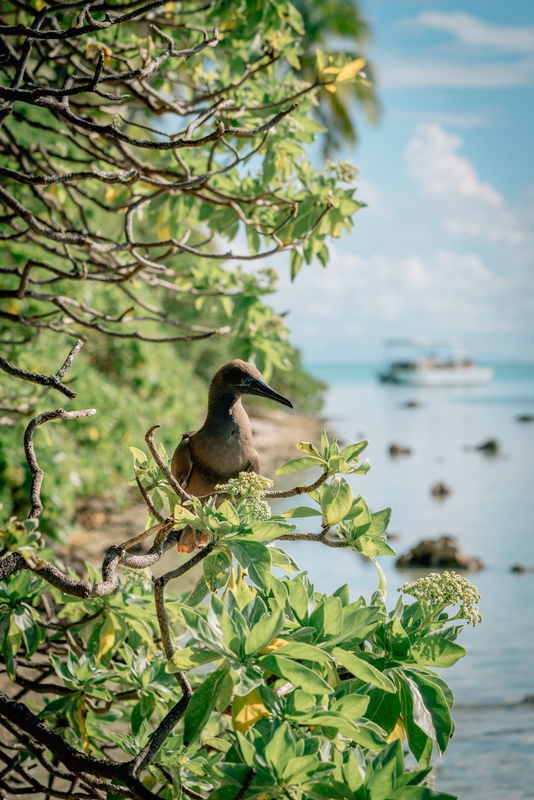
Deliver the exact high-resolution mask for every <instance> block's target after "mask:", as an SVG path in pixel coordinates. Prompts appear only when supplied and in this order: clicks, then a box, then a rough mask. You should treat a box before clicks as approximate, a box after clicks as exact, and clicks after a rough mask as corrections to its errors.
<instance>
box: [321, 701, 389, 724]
mask: <svg viewBox="0 0 534 800" xmlns="http://www.w3.org/2000/svg"><path fill="white" fill-rule="evenodd" d="M368 706H369V695H367V694H346V695H344V697H340V698H339V700H335V701H334V702H333V703H331V704H330V710H331V711H341V712H343V714H345V716H347V717H349V719H352V720H355V719H359V718H360V717H363V715H364V714H365V712H366V711H367V707H368ZM375 721H376V720H375ZM378 724H379V725H380V723H378ZM381 727H382V726H381Z"/></svg>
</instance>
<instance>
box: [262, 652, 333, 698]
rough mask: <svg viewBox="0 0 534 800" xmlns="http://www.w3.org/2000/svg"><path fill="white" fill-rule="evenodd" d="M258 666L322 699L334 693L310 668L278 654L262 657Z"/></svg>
mask: <svg viewBox="0 0 534 800" xmlns="http://www.w3.org/2000/svg"><path fill="white" fill-rule="evenodd" d="M258 664H259V665H260V666H261V667H262V668H264V669H268V670H269V671H270V672H274V674H275V675H278V676H279V677H280V678H284V679H285V680H286V681H289V682H290V683H292V684H293V686H295V688H298V689H303V690H304V691H305V692H310V694H314V695H319V696H320V697H322V696H323V695H325V694H330V693H331V692H332V687H331V686H329V684H328V683H327V682H326V681H325V680H323V678H321V677H320V676H319V675H318V674H317V673H316V672H314V671H313V670H311V669H309V667H305V666H304V664H299V663H298V662H296V661H292V660H291V659H290V658H284V657H283V656H281V655H278V654H277V653H270V654H269V655H267V656H262V658H261V659H259V661H258Z"/></svg>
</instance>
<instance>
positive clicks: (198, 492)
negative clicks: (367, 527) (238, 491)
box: [171, 359, 293, 552]
mask: <svg viewBox="0 0 534 800" xmlns="http://www.w3.org/2000/svg"><path fill="white" fill-rule="evenodd" d="M244 394H253V395H259V396H260V397H266V398H269V399H271V400H275V401H277V402H279V403H282V404H283V405H287V406H289V407H290V408H292V407H293V406H292V405H291V403H290V402H289V400H286V398H285V397H282V395H279V394H278V393H277V392H275V391H274V390H273V389H271V387H270V386H268V385H267V384H266V383H265V381H264V380H263V378H262V375H261V373H260V372H259V370H258V369H256V367H255V366H254V365H253V364H249V363H248V362H246V361H241V360H240V359H236V360H234V361H230V363H229V364H225V366H224V367H221V369H220V370H219V371H218V372H217V373H216V375H215V376H214V378H213V380H212V382H211V385H210V389H209V395H208V413H207V416H206V420H205V422H204V425H203V426H202V427H201V428H200V429H199V430H198V431H189V432H188V433H185V434H184V435H183V436H182V441H181V442H180V444H179V445H178V447H177V448H176V450H175V452H174V455H173V458H172V464H171V472H172V474H173V475H174V477H175V478H176V480H177V481H178V482H179V483H180V485H181V486H183V488H184V489H185V490H186V491H187V492H189V494H192V495H194V496H195V497H202V496H203V495H206V494H211V493H212V492H213V491H214V490H215V486H216V485H217V484H220V483H226V482H227V481H228V480H230V478H237V476H238V475H239V473H240V472H257V473H259V471H260V460H259V457H258V454H257V452H256V450H255V449H254V445H253V441H252V429H251V427H250V420H249V418H248V414H247V412H246V411H245V409H244V408H243V405H242V403H241V397H242V396H243V395H244ZM199 536H200V537H203V536H204V534H199V532H195V531H192V530H191V529H189V530H187V529H186V531H184V532H183V534H182V536H181V537H180V544H179V545H178V549H179V550H181V551H184V552H190V550H192V549H193V548H194V547H195V545H200V544H205V543H206V540H202V539H200V538H199Z"/></svg>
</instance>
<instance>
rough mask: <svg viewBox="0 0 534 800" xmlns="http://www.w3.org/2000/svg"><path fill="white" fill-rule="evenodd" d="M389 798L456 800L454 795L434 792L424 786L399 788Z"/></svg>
mask: <svg viewBox="0 0 534 800" xmlns="http://www.w3.org/2000/svg"><path fill="white" fill-rule="evenodd" d="M389 798H391V800H458V798H457V796H456V795H455V794H447V793H446V792H434V791H433V790H432V789H428V788H427V787H426V786H401V787H400V788H399V789H395V791H394V792H392V793H391V794H390V795H389ZM389 798H388V800H389Z"/></svg>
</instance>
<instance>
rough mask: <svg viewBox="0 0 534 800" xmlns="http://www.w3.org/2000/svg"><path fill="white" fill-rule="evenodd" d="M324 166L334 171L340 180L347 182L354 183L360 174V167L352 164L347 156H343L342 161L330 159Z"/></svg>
mask: <svg viewBox="0 0 534 800" xmlns="http://www.w3.org/2000/svg"><path fill="white" fill-rule="evenodd" d="M324 168H325V169H326V170H328V171H329V172H333V173H334V174H335V175H336V176H337V177H338V178H339V180H340V181H344V182H345V183H354V181H356V180H357V179H358V175H359V174H360V168H359V167H357V166H355V165H354V164H351V163H350V161H347V159H346V158H342V159H341V161H338V162H337V163H336V162H335V161H331V160H330V159H328V160H327V161H326V163H325V165H324Z"/></svg>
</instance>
